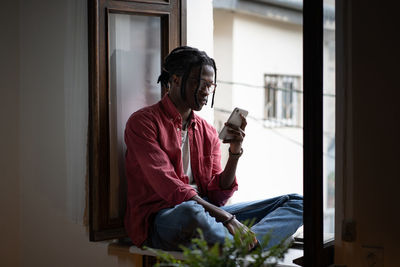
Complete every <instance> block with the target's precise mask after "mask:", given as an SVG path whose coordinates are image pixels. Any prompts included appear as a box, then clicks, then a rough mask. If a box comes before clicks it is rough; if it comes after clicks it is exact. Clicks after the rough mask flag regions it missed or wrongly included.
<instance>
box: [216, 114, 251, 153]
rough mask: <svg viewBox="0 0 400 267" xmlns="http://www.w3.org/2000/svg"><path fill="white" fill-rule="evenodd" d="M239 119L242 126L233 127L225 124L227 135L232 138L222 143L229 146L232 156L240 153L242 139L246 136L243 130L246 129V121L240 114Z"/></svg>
mask: <svg viewBox="0 0 400 267" xmlns="http://www.w3.org/2000/svg"><path fill="white" fill-rule="evenodd" d="M240 118H241V119H242V124H241V125H240V127H238V126H236V125H233V124H231V123H225V125H226V126H227V127H228V133H229V135H230V136H232V137H231V138H229V139H225V140H223V141H222V143H229V144H231V146H230V150H231V153H233V154H239V153H240V149H241V148H242V142H243V139H244V137H245V136H246V134H245V132H244V130H245V129H246V125H247V121H246V118H245V117H244V116H243V115H242V114H240Z"/></svg>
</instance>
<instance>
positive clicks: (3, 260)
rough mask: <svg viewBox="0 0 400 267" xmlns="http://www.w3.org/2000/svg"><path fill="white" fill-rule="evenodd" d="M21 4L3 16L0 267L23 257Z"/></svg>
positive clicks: (0, 55) (15, 263)
mask: <svg viewBox="0 0 400 267" xmlns="http://www.w3.org/2000/svg"><path fill="white" fill-rule="evenodd" d="M18 8H19V1H6V2H5V3H2V9H3V10H5V11H6V12H3V14H2V15H1V16H0V33H1V37H0V40H1V47H0V100H1V105H0V123H1V130H0V136H1V138H0V210H1V215H0V235H1V238H2V242H1V243H0V265H1V266H18V264H19V254H20V246H19V241H20V240H19V239H20V227H19V218H20V201H19V198H20V186H19V182H20V181H19V174H18V163H17V162H18V149H19V146H18V122H19V109H18V108H19V101H18V88H19V80H18V79H19V46H18V43H19V11H18Z"/></svg>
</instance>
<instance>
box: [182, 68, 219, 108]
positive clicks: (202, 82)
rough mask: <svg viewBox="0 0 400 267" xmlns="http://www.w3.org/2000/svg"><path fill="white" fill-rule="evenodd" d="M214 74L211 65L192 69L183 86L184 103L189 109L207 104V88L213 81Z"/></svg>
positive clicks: (208, 93) (208, 92)
mask: <svg viewBox="0 0 400 267" xmlns="http://www.w3.org/2000/svg"><path fill="white" fill-rule="evenodd" d="M199 74H200V76H199ZM214 74H215V73H214V69H213V67H211V66H209V65H204V66H203V67H202V68H201V67H197V68H194V69H192V71H191V73H190V74H189V77H188V79H187V81H186V88H185V90H186V103H187V104H188V107H189V108H190V109H193V110H196V111H199V110H201V109H202V108H203V106H204V105H206V104H207V101H208V96H209V95H210V93H211V92H210V91H209V89H208V88H210V84H212V83H213V82H214ZM199 77H200V79H199Z"/></svg>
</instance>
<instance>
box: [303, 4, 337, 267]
mask: <svg viewBox="0 0 400 267" xmlns="http://www.w3.org/2000/svg"><path fill="white" fill-rule="evenodd" d="M323 37H324V36H323V0H318V1H315V0H304V2H303V91H304V96H303V101H304V102H303V103H304V106H303V107H304V109H303V112H304V113H303V125H304V128H303V146H304V149H303V157H304V158H303V160H304V169H303V181H304V183H303V194H304V203H303V204H304V211H303V223H304V257H303V259H302V260H301V265H302V266H307V267H314V266H315V267H317V266H329V265H330V264H332V263H333V262H334V246H333V241H331V242H328V243H324V240H323V230H324V229H323Z"/></svg>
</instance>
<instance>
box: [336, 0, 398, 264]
mask: <svg viewBox="0 0 400 267" xmlns="http://www.w3.org/2000/svg"><path fill="white" fill-rule="evenodd" d="M349 7H350V12H349V17H348V19H349V23H348V24H347V25H346V27H347V28H348V29H349V30H350V38H349V40H348V43H347V45H348V46H347V52H348V53H349V56H350V62H349V63H350V65H349V66H348V67H349V69H348V75H349V83H350V90H351V98H352V100H351V105H350V109H351V112H350V113H352V116H353V117H352V121H353V126H352V133H351V134H352V139H353V141H352V143H353V146H352V150H353V157H352V160H353V164H352V166H351V167H352V168H353V171H354V172H353V174H354V176H349V177H348V179H352V184H353V188H351V187H349V188H347V189H348V190H352V192H351V193H350V198H348V199H347V203H344V205H349V206H351V205H353V211H352V212H353V214H354V216H353V219H354V220H355V222H356V232H357V235H356V241H355V242H353V243H346V242H343V243H341V244H340V246H338V247H337V248H336V253H337V256H336V263H346V264H347V266H367V265H365V264H366V261H365V260H366V259H365V258H366V254H365V253H366V251H367V250H368V249H366V248H365V247H380V248H383V255H384V266H386V267H387V266H399V265H398V264H399V263H398V262H399V259H398V253H399V252H400V246H399V244H400V243H399V237H400V227H399V211H400V208H399V200H398V195H399V189H400V168H399V167H400V92H399V91H400V85H399V77H400V75H399V73H398V72H399V70H400V68H399V62H400V57H399V48H400V43H399V38H398V32H399V29H398V26H399V23H398V16H399V14H398V9H396V8H395V6H394V5H392V4H389V3H383V2H379V4H378V3H377V2H375V3H371V2H368V3H367V2H365V1H351V4H350V5H349ZM336 234H337V235H336V236H337V237H339V238H340V233H338V232H337V233H336Z"/></svg>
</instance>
